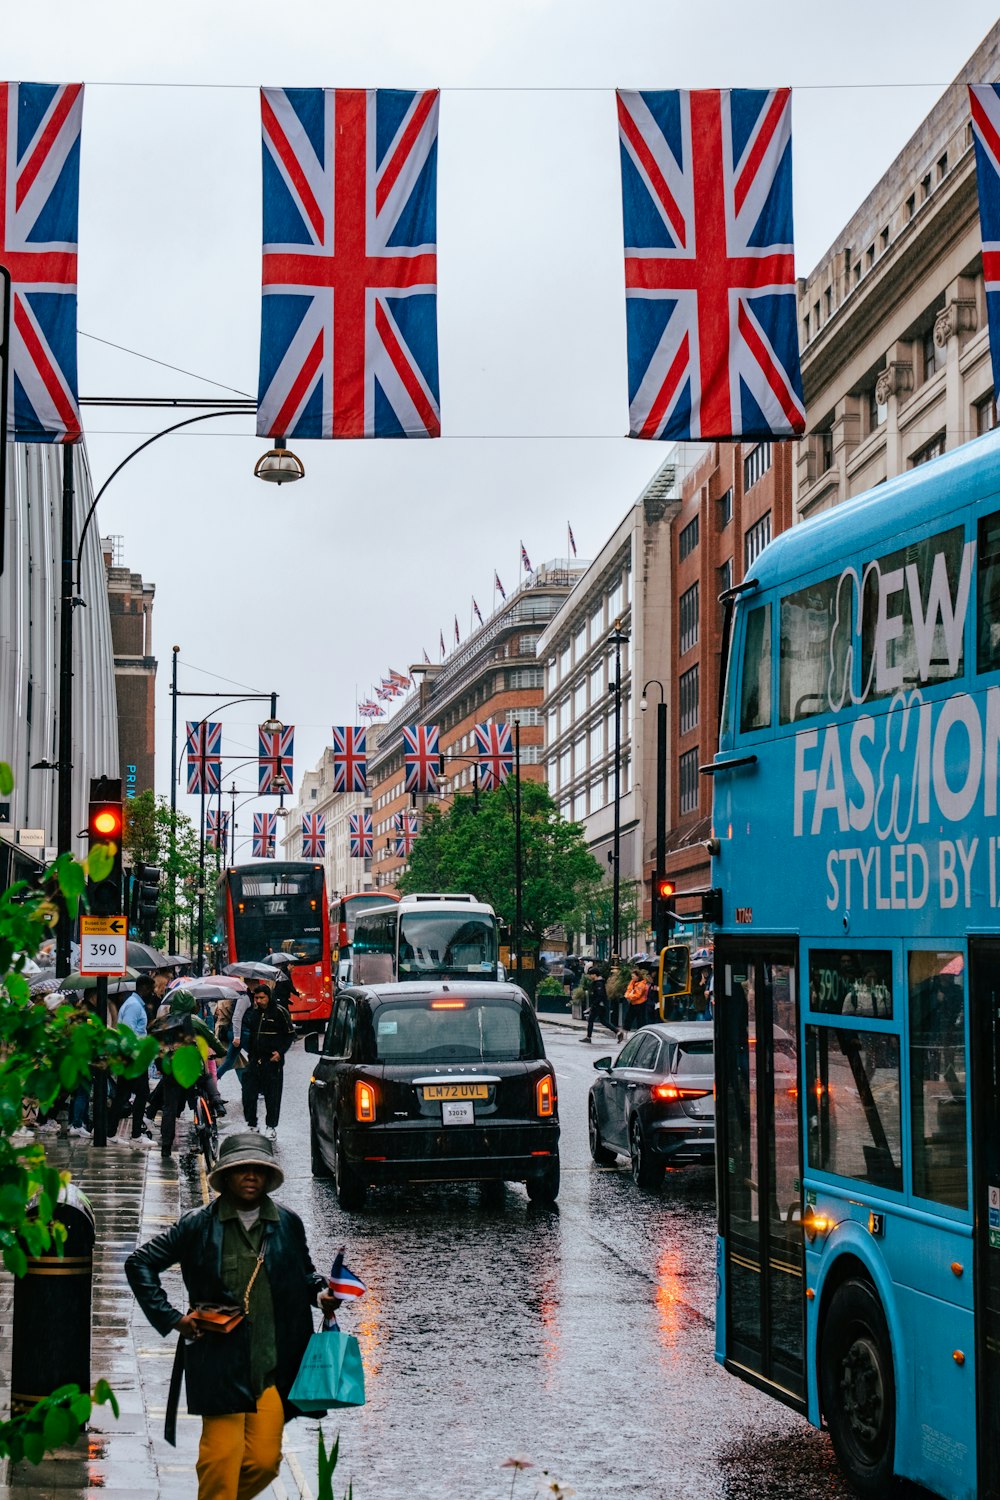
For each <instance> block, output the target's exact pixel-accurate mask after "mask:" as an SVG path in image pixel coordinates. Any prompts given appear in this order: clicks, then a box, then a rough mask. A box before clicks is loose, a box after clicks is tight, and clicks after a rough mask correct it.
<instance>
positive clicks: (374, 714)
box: [358, 698, 385, 719]
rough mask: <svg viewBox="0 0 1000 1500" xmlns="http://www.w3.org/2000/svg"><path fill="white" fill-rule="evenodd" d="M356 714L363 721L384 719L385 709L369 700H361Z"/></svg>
mask: <svg viewBox="0 0 1000 1500" xmlns="http://www.w3.org/2000/svg"><path fill="white" fill-rule="evenodd" d="M358 713H359V714H360V715H361V717H362V718H363V719H382V718H384V717H385V709H384V708H380V707H379V705H378V704H377V703H373V702H372V700H371V699H370V698H362V700H361V702H360V703H359V704H358Z"/></svg>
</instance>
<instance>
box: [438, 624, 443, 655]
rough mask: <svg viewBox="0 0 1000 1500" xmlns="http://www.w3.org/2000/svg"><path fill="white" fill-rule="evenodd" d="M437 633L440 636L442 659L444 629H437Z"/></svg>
mask: <svg viewBox="0 0 1000 1500" xmlns="http://www.w3.org/2000/svg"><path fill="white" fill-rule="evenodd" d="M438 635H439V636H440V638H441V660H442V661H444V631H443V630H439V631H438Z"/></svg>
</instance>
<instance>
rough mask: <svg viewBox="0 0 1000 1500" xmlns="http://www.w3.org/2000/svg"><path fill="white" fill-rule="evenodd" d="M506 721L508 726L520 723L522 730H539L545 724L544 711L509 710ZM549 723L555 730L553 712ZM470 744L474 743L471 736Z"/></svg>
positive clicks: (532, 709)
mask: <svg viewBox="0 0 1000 1500" xmlns="http://www.w3.org/2000/svg"><path fill="white" fill-rule="evenodd" d="M504 720H505V722H506V723H507V724H516V723H517V722H518V721H520V724H521V728H522V729H537V728H538V727H539V725H540V724H541V723H542V722H543V720H542V710H541V709H540V708H508V710H507V712H506V714H505V715H504ZM549 722H550V723H552V724H553V728H554V727H555V725H554V714H553V713H552V712H551V711H550V713H549ZM469 743H470V744H471V743H472V737H471V735H470V736H469Z"/></svg>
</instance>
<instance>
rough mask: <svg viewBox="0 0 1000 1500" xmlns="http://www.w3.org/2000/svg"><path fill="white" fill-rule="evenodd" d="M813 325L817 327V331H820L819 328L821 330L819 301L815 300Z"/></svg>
mask: <svg viewBox="0 0 1000 1500" xmlns="http://www.w3.org/2000/svg"><path fill="white" fill-rule="evenodd" d="M813 325H814V327H815V329H816V332H817V333H819V330H820V319H819V303H818V302H814V303H813Z"/></svg>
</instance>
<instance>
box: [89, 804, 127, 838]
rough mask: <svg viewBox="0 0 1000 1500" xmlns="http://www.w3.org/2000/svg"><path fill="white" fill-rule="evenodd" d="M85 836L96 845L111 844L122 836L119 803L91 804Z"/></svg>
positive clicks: (120, 807)
mask: <svg viewBox="0 0 1000 1500" xmlns="http://www.w3.org/2000/svg"><path fill="white" fill-rule="evenodd" d="M87 835H88V837H89V838H91V839H92V840H94V842H96V843H112V842H115V841H117V840H119V839H120V838H121V836H122V806H121V803H120V802H92V803H91V804H90V819H89V822H88V824H87Z"/></svg>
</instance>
